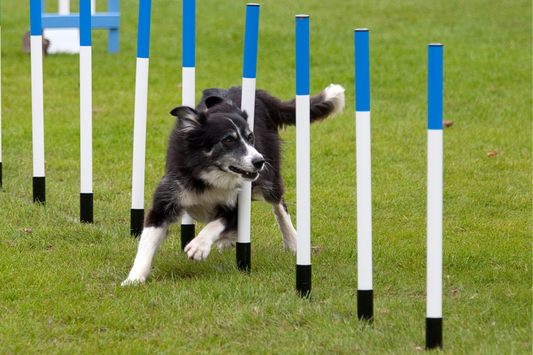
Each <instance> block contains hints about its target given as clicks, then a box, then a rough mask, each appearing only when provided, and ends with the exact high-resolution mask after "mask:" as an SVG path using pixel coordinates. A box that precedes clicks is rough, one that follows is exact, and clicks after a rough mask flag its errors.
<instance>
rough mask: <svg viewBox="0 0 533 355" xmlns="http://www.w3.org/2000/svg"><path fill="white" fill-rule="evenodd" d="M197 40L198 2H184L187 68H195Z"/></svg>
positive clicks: (193, 0) (185, 0)
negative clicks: (195, 45)
mask: <svg viewBox="0 0 533 355" xmlns="http://www.w3.org/2000/svg"><path fill="white" fill-rule="evenodd" d="M195 40H196V0H183V58H182V61H183V63H182V65H183V66H184V67H185V68H194V67H195V63H194V58H195V47H194V44H195Z"/></svg>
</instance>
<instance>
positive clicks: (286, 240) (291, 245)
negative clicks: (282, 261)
mask: <svg viewBox="0 0 533 355" xmlns="http://www.w3.org/2000/svg"><path fill="white" fill-rule="evenodd" d="M296 246H297V243H296V233H287V234H286V235H283V250H285V251H292V253H293V254H296V249H297V247H296Z"/></svg>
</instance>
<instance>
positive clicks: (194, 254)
mask: <svg viewBox="0 0 533 355" xmlns="http://www.w3.org/2000/svg"><path fill="white" fill-rule="evenodd" d="M210 252H211V244H209V243H206V242H205V241H199V240H198V238H196V239H193V240H192V241H191V242H190V243H189V244H187V246H186V247H185V253H187V257H188V258H189V259H191V260H194V261H202V260H205V259H206V258H207V256H208V255H209V253H210Z"/></svg>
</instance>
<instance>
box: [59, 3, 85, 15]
mask: <svg viewBox="0 0 533 355" xmlns="http://www.w3.org/2000/svg"><path fill="white" fill-rule="evenodd" d="M58 7H59V11H58V14H59V15H70V0H59V4H58ZM80 16H81V9H80Z"/></svg>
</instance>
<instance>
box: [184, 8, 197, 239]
mask: <svg viewBox="0 0 533 355" xmlns="http://www.w3.org/2000/svg"><path fill="white" fill-rule="evenodd" d="M195 18H196V0H183V45H182V48H183V49H182V51H183V54H182V70H181V72H182V93H181V104H182V105H183V106H189V107H190V108H194V107H195V80H196V78H195V71H196V69H195V37H196V21H195ZM194 236H195V232H194V219H193V218H192V217H191V216H189V214H188V213H187V212H185V213H184V214H183V217H182V218H181V249H185V246H186V245H187V244H189V242H190V241H191V240H193V239H194Z"/></svg>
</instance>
